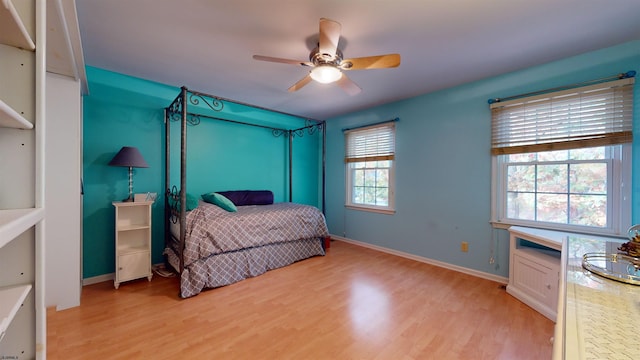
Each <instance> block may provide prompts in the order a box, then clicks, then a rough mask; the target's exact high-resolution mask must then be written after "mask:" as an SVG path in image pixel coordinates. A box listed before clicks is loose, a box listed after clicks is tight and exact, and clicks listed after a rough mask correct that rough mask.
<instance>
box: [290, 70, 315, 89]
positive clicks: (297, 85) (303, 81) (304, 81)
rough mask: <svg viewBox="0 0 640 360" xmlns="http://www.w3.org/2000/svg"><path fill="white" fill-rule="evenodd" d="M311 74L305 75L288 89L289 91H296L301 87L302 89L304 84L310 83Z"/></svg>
mask: <svg viewBox="0 0 640 360" xmlns="http://www.w3.org/2000/svg"><path fill="white" fill-rule="evenodd" d="M311 80H313V79H311V75H309V74H307V76H305V77H303V78H302V79H301V80H300V81H298V82H297V83H295V84H293V85H292V86H291V87H290V88H289V89H288V91H289V92H294V91H298V90H300V89H302V87H303V86H305V85H307V84H308V83H310V82H311Z"/></svg>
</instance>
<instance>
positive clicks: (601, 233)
mask: <svg viewBox="0 0 640 360" xmlns="http://www.w3.org/2000/svg"><path fill="white" fill-rule="evenodd" d="M489 223H490V224H491V226H492V227H493V228H494V229H505V230H506V229H509V228H510V227H512V226H522V227H527V228H533V229H541V230H550V231H563V232H568V233H577V234H586V235H594V236H611V237H626V234H618V233H615V232H614V231H612V230H609V229H602V230H592V231H588V230H586V229H580V228H568V227H562V226H553V224H547V223H538V224H536V223H532V222H518V221H511V222H501V221H495V220H493V221H489Z"/></svg>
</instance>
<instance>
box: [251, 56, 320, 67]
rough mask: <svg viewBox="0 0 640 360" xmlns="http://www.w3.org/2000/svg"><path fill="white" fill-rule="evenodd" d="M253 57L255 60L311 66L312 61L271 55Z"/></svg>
mask: <svg viewBox="0 0 640 360" xmlns="http://www.w3.org/2000/svg"><path fill="white" fill-rule="evenodd" d="M253 58H254V59H255V60H260V61H270V62H276V63H284V64H291V65H302V66H313V63H311V62H308V61H300V60H290V59H282V58H277V57H271V56H262V55H253Z"/></svg>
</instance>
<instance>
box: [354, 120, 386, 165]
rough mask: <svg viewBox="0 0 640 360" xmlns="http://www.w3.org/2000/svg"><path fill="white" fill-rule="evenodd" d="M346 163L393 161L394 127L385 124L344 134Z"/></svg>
mask: <svg viewBox="0 0 640 360" xmlns="http://www.w3.org/2000/svg"><path fill="white" fill-rule="evenodd" d="M345 142H346V151H345V154H346V155H345V159H344V161H345V162H346V163H350V162H361V161H381V160H393V158H394V153H395V125H394V124H393V123H386V124H382V125H374V126H370V127H365V128H359V129H354V130H349V131H346V132H345Z"/></svg>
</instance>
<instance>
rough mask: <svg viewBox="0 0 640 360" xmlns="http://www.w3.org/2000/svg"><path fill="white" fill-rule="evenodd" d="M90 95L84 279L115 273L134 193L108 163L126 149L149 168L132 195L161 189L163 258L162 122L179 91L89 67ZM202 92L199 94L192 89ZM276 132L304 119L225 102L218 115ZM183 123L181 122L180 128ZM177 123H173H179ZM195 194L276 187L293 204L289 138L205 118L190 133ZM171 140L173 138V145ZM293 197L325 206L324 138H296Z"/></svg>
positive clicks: (156, 230)
mask: <svg viewBox="0 0 640 360" xmlns="http://www.w3.org/2000/svg"><path fill="white" fill-rule="evenodd" d="M87 76H88V81H89V89H90V94H89V95H87V96H85V97H84V98H83V117H84V122H83V172H84V174H83V180H84V197H83V277H84V278H90V277H94V276H99V275H104V274H109V273H113V272H114V268H115V251H114V209H113V206H112V205H111V203H112V202H113V201H120V200H122V199H124V198H126V197H127V195H128V173H127V169H126V168H121V167H111V166H108V165H107V164H108V162H109V161H110V160H111V159H112V158H113V156H114V155H115V154H116V153H117V152H118V151H119V150H120V148H121V147H122V146H135V147H137V148H138V149H139V150H140V152H141V153H142V155H143V157H144V158H145V160H146V161H147V163H148V164H149V168H144V169H134V181H133V183H134V192H137V193H141V192H156V193H158V194H159V198H158V201H156V203H155V204H154V205H153V220H152V221H153V231H152V244H153V245H152V253H153V254H152V262H153V263H160V262H162V261H163V256H162V251H163V245H164V225H163V221H164V207H163V204H164V197H163V193H164V122H163V116H164V115H163V109H164V108H165V107H167V106H168V105H169V104H170V103H171V102H172V101H173V99H174V98H175V97H176V96H177V95H178V93H179V91H180V89H179V88H176V87H171V86H166V85H162V84H158V83H154V82H151V81H146V80H142V79H138V78H133V77H130V76H126V75H122V74H118V73H114V72H110V71H106V70H102V69H98V68H93V67H88V68H87ZM194 90H197V89H194ZM214 115H215V116H218V117H221V118H229V119H234V120H240V121H247V122H251V123H256V124H261V125H266V126H273V127H277V128H281V127H282V128H300V127H303V126H305V122H304V120H302V119H300V118H296V117H291V116H286V115H283V114H280V113H275V112H269V111H266V110H260V109H255V108H251V107H247V106H243V105H240V104H235V103H230V102H224V108H223V110H222V111H220V112H217V113H215V114H214ZM176 124H177V123H176ZM174 126H175V125H174ZM188 139H189V148H188V152H187V153H188V155H189V166H188V168H187V170H188V180H189V182H188V189H187V191H188V192H189V193H192V194H195V195H200V194H202V193H204V192H210V191H223V190H244V189H268V190H272V191H273V192H274V195H275V200H276V201H287V200H288V199H287V197H288V187H287V184H288V173H287V167H286V161H287V149H288V139H286V138H285V137H280V138H274V137H273V136H272V134H271V132H270V131H269V130H265V129H261V128H253V127H247V126H244V125H238V124H232V123H225V122H219V121H210V120H203V121H202V123H201V124H200V125H198V126H196V127H189V128H188ZM172 143H173V140H172ZM293 144H294V145H293V146H294V159H293V180H294V183H293V190H294V192H293V199H294V201H296V202H300V203H305V204H310V205H316V206H319V205H320V200H319V199H320V198H319V192H318V188H319V187H320V185H319V177H320V166H321V163H320V157H319V155H318V154H319V150H320V146H321V138H320V137H319V135H318V133H316V134H314V135H313V136H309V135H305V136H303V137H299V136H296V137H294V140H293Z"/></svg>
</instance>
